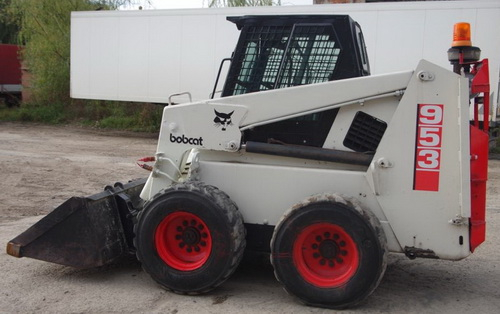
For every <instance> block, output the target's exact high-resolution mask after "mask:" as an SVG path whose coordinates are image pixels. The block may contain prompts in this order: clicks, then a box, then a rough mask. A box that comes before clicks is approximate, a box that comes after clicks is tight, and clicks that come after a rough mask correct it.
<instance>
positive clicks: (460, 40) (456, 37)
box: [451, 23, 472, 47]
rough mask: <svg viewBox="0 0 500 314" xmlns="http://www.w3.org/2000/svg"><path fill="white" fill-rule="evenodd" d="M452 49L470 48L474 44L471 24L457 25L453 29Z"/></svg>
mask: <svg viewBox="0 0 500 314" xmlns="http://www.w3.org/2000/svg"><path fill="white" fill-rule="evenodd" d="M451 46H452V47H464V46H466V47H470V46H472V42H471V40H470V24H469V23H456V24H455V26H454V27H453V42H452V44H451Z"/></svg>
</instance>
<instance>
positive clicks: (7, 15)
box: [0, 0, 19, 44]
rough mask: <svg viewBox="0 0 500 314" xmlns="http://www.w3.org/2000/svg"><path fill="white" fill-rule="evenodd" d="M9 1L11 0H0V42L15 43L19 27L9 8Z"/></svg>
mask: <svg viewBox="0 0 500 314" xmlns="http://www.w3.org/2000/svg"><path fill="white" fill-rule="evenodd" d="M10 3H11V0H0V44H15V43H17V35H18V32H19V27H18V25H17V24H16V22H15V18H14V16H13V15H12V14H11V12H10V10H9V7H10Z"/></svg>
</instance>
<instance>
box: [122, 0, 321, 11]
mask: <svg viewBox="0 0 500 314" xmlns="http://www.w3.org/2000/svg"><path fill="white" fill-rule="evenodd" d="M138 2H141V3H142V4H141V5H142V7H143V8H144V9H145V10H151V9H184V8H206V7H208V2H209V0H140V1H138ZM312 2H313V0H281V4H282V5H308V4H312ZM138 7H139V5H135V6H132V7H131V8H128V9H137V8H138Z"/></svg>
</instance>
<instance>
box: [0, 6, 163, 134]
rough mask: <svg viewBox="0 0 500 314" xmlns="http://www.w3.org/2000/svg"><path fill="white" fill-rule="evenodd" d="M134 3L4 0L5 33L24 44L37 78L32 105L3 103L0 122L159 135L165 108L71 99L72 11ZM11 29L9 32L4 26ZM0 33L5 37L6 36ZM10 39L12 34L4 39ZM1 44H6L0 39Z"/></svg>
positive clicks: (0, 15) (0, 26)
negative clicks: (69, 125) (77, 124)
mask: <svg viewBox="0 0 500 314" xmlns="http://www.w3.org/2000/svg"><path fill="white" fill-rule="evenodd" d="M132 2H133V0H63V1H61V0H0V30H3V31H5V34H7V33H8V35H9V36H10V38H11V39H10V40H11V41H15V40H14V39H13V38H14V36H16V34H17V31H19V32H18V38H17V43H20V44H22V45H24V49H23V52H22V59H23V62H24V66H25V67H27V68H28V69H29V71H30V72H31V74H32V82H31V88H30V90H31V92H32V94H33V95H32V99H31V100H30V103H23V104H22V105H21V107H18V108H10V109H9V108H7V107H6V106H4V105H3V104H1V105H0V120H3V121H26V122H40V123H49V124H58V123H66V122H75V121H76V122H80V123H83V124H87V125H91V126H93V127H105V128H119V129H129V130H138V131H157V130H158V129H159V125H160V121H161V113H162V107H159V106H155V105H151V104H137V103H135V104H131V103H118V102H105V101H83V100H74V99H71V98H70V97H69V89H70V86H69V81H70V22H71V12H72V11H92V10H113V9H116V8H118V7H119V6H122V5H125V4H131V3H132ZM7 24H8V25H11V26H12V30H9V32H7V29H6V28H5V27H4V25H7ZM2 34H3V33H2V31H0V36H2ZM4 37H5V38H7V35H5V36H4ZM0 40H3V38H2V37H0Z"/></svg>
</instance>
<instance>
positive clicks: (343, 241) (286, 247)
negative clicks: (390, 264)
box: [271, 196, 387, 309]
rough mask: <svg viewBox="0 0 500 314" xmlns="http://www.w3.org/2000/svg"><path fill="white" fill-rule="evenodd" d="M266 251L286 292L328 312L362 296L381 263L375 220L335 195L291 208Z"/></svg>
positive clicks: (382, 248) (382, 244)
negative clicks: (269, 251) (268, 251)
mask: <svg viewBox="0 0 500 314" xmlns="http://www.w3.org/2000/svg"><path fill="white" fill-rule="evenodd" d="M271 253H272V254H271V263H272V264H273V267H274V269H275V274H276V277H277V279H278V281H280V282H281V283H282V284H283V285H284V287H285V289H286V290H287V291H288V292H289V293H290V294H292V295H294V296H296V297H298V298H299V299H300V300H302V301H303V302H304V303H306V304H308V305H313V306H319V307H326V308H334V309H343V308H346V307H350V306H354V305H356V304H358V303H359V302H361V301H362V300H364V299H365V298H366V297H368V296H369V295H370V294H371V293H372V292H373V291H374V290H375V288H376V287H377V286H378V284H379V282H380V280H381V279H382V276H383V274H384V272H385V268H386V265H387V257H386V256H387V246H386V239H385V235H384V233H383V230H382V228H381V226H380V223H379V222H378V219H377V218H376V217H375V216H374V215H373V214H372V213H370V212H369V211H366V210H363V209H361V208H360V207H359V206H353V205H352V204H351V203H349V202H347V201H345V200H344V199H341V198H340V197H338V196H335V197H333V196H330V197H323V198H322V199H321V198H320V197H316V198H314V200H313V199H311V200H308V201H307V202H304V203H303V204H299V205H298V206H294V207H293V208H292V210H290V211H289V212H287V213H286V214H285V215H284V216H283V218H282V220H281V221H280V222H279V223H278V225H277V226H276V228H275V231H274V234H273V238H272V240H271Z"/></svg>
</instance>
